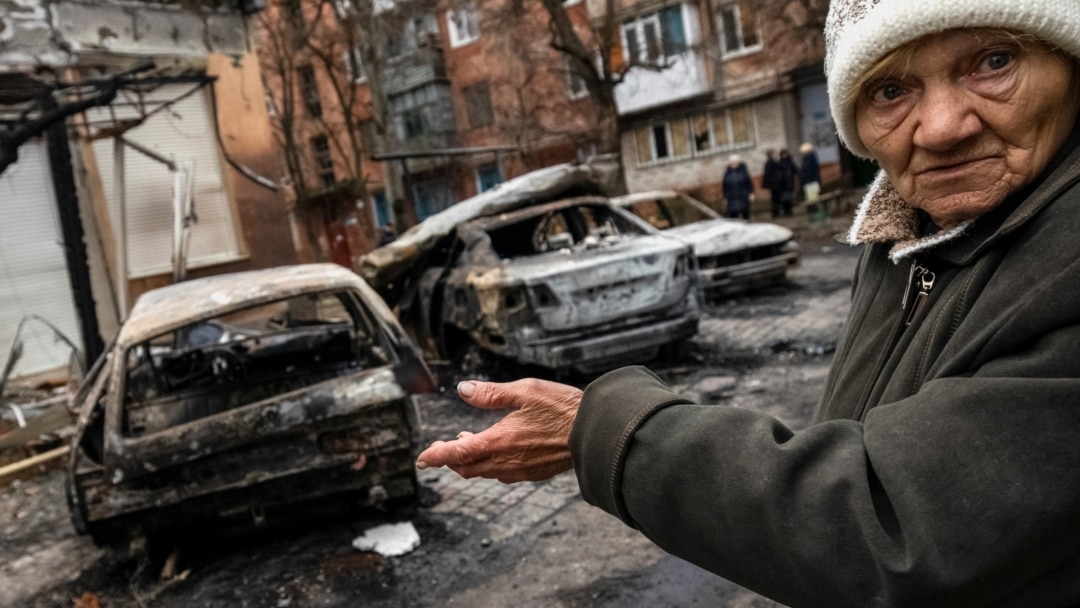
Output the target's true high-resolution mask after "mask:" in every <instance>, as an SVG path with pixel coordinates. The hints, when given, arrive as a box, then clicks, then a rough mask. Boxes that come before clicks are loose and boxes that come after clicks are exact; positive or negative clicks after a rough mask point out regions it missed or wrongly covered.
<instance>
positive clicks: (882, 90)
mask: <svg viewBox="0 0 1080 608" xmlns="http://www.w3.org/2000/svg"><path fill="white" fill-rule="evenodd" d="M903 93H904V87H902V86H900V85H898V84H895V83H888V84H883V85H881V86H879V87H877V88H876V89H874V101H893V100H895V99H896V98H898V97H900V96H901V95H902V94H903Z"/></svg>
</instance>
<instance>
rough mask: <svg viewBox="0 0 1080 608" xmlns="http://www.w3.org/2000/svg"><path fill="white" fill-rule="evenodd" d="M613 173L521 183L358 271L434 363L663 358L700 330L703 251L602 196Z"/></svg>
mask: <svg viewBox="0 0 1080 608" xmlns="http://www.w3.org/2000/svg"><path fill="white" fill-rule="evenodd" d="M607 169H608V167H606V166H597V165H561V166H555V167H549V168H546V169H544V170H541V171H539V172H534V173H532V174H526V175H525V176H522V177H521V178H516V179H515V180H511V181H510V182H507V183H505V184H502V185H501V186H500V187H499V191H496V192H487V193H484V194H481V195H479V196H477V197H474V198H473V199H468V200H466V201H463V202H461V203H458V204H457V205H455V206H454V207H451V208H450V209H448V210H446V211H444V212H442V213H440V214H437V215H435V216H433V217H431V218H429V219H428V220H425V221H424V222H422V223H421V224H419V225H417V226H415V227H414V228H413V229H412V230H410V231H408V232H406V233H405V234H404V235H402V238H399V239H398V241H395V242H394V243H392V244H391V245H389V246H386V247H382V248H379V249H376V250H374V251H373V252H372V253H371V254H369V255H368V256H365V258H364V259H363V260H362V261H361V270H360V272H361V274H362V275H363V276H364V277H365V278H366V279H368V280H369V282H371V283H372V284H373V285H375V286H383V287H384V288H385V291H386V293H387V294H388V295H387V297H388V298H390V299H391V300H393V301H395V302H396V310H397V313H398V317H399V319H401V321H402V324H403V325H404V326H405V327H406V329H407V330H408V331H409V332H410V333H411V334H412V335H413V337H414V338H415V339H416V341H417V342H418V343H419V344H422V345H424V347H425V349H426V351H427V352H428V354H429V356H432V357H433V358H440V359H450V360H453V359H454V358H455V356H456V355H458V354H459V353H461V352H463V351H466V350H467V349H469V348H470V347H471V346H472V345H477V346H479V347H480V348H481V349H483V350H484V351H487V352H490V353H494V354H496V355H498V356H501V357H505V358H508V359H511V360H514V361H517V362H518V363H522V364H526V365H537V366H541V367H544V368H548V369H551V370H556V371H560V372H561V371H576V372H581V373H592V372H595V371H600V370H603V369H606V368H610V367H612V366H615V365H619V364H623V363H628V362H634V361H645V360H648V359H650V358H653V357H655V356H656V354H657V353H658V352H659V350H660V347H661V346H663V345H665V344H670V343H673V342H679V341H681V340H684V339H685V338H687V337H689V336H692V335H694V334H695V333H696V332H697V326H698V320H699V317H700V307H699V294H698V289H697V283H696V281H697V279H696V275H695V273H694V270H693V255H692V251H691V249H690V247H689V246H687V245H686V244H685V243H681V242H679V241H677V240H674V239H670V238H667V237H664V236H662V235H659V234H657V233H656V231H655V230H653V229H652V228H650V227H649V226H648V225H646V224H645V223H644V222H642V221H640V220H639V219H638V218H635V217H633V216H632V215H630V214H629V213H626V212H625V211H623V210H621V209H617V208H615V207H613V206H611V205H610V204H609V202H608V200H607V198H605V197H603V196H599V195H598V194H597V193H598V192H601V191H603V190H605V187H604V181H605V180H606V179H607V177H606V176H607V175H608V173H607ZM583 192H585V193H587V194H584V195H582V194H581V193H583ZM406 267H408V268H409V271H407V272H405V271H402V270H400V269H404V268H406Z"/></svg>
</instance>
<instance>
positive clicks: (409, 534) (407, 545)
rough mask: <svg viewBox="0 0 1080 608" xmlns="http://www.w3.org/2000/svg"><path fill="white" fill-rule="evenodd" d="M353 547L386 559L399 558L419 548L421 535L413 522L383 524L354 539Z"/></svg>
mask: <svg viewBox="0 0 1080 608" xmlns="http://www.w3.org/2000/svg"><path fill="white" fill-rule="evenodd" d="M352 546H353V547H355V548H356V549H358V550H360V551H374V552H376V553H378V554H379V555H383V556H386V557H397V556H398V555H405V554H406V553H408V552H410V551H412V550H413V549H415V548H417V547H419V546H420V534H418V533H417V532H416V528H415V527H414V526H413V525H412V523H411V522H404V523H399V524H383V525H381V526H375V527H374V528H371V529H369V530H367V531H365V532H364V533H363V534H361V535H360V536H357V537H356V538H354V539H353V541H352Z"/></svg>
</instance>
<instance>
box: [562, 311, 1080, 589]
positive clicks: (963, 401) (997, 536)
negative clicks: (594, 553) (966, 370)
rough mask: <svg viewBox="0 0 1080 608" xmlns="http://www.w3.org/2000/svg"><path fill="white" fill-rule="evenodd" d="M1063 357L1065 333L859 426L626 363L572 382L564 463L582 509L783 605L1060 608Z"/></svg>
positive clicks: (1078, 345)
mask: <svg viewBox="0 0 1080 608" xmlns="http://www.w3.org/2000/svg"><path fill="white" fill-rule="evenodd" d="M1063 355H1064V356H1065V357H1067V358H1068V359H1069V361H1068V362H1065V361H1064V360H1063V359H1062V356H1063ZM1077 361H1080V331H1077V329H1076V328H1075V327H1067V328H1063V329H1061V330H1060V331H1057V332H1054V333H1053V334H1051V335H1046V336H1044V337H1043V338H1041V339H1039V340H1038V341H1037V343H1036V344H1034V345H1033V346H1032V347H1031V350H1030V351H1029V352H1025V353H1018V354H1017V355H1015V357H1012V358H1009V357H1006V358H1003V359H999V360H995V361H990V362H988V363H987V364H986V365H983V366H982V367H981V369H980V370H979V371H978V372H976V373H974V374H971V375H969V376H965V377H952V378H942V379H937V380H932V381H930V382H928V383H927V384H926V385H924V387H923V388H922V390H920V391H919V392H918V393H917V394H915V395H913V396H912V397H910V398H908V399H905V400H903V401H900V402H896V403H893V404H888V405H882V406H878V407H877V408H874V409H873V410H872V411H871V412H870V414H869V415H868V417H867V418H866V420H865V422H862V423H860V422H856V421H851V420H834V421H828V422H823V423H819V424H816V425H813V426H811V427H809V428H807V429H805V430H802V431H800V432H793V431H792V430H790V429H788V428H786V427H785V426H784V425H782V424H781V423H779V422H778V421H777V420H775V419H773V418H771V417H769V416H766V415H764V414H761V413H758V412H754V411H749V410H744V409H739V408H735V407H729V406H720V405H699V404H694V403H690V402H688V401H687V400H685V399H683V398H681V397H680V396H679V395H677V394H676V393H674V392H672V391H670V390H669V389H667V388H666V387H665V386H664V385H663V383H662V382H661V381H660V380H659V379H658V378H657V377H656V376H654V375H652V374H651V373H649V372H648V371H646V370H644V369H642V368H624V369H621V370H617V371H615V372H611V373H609V374H607V375H605V376H603V377H601V378H600V379H598V380H596V381H595V382H594V383H593V384H591V385H590V386H589V387H588V388H587V390H586V392H585V395H584V398H583V401H582V405H581V409H580V412H579V414H578V419H577V421H576V423H575V426H574V429H573V433H572V435H571V451H572V453H573V458H574V467H575V470H576V472H577V475H578V479H579V483H580V486H581V492H582V495H583V497H584V498H585V500H586V501H588V502H590V503H591V504H594V505H597V506H599V507H601V508H603V509H605V510H607V511H608V512H610V513H612V514H614V515H616V516H618V517H620V518H621V519H622V520H623V521H624V522H625V523H627V524H628V525H630V526H632V527H634V528H636V529H638V530H640V531H641V532H643V533H644V534H645V535H646V536H648V537H649V538H650V539H651V540H652V541H654V542H655V543H656V544H658V545H659V546H660V547H662V548H664V549H665V550H667V551H668V552H670V553H672V554H674V555H676V556H679V557H682V558H683V559H686V560H688V561H690V562H692V563H695V564H697V565H699V566H701V567H703V568H705V569H707V570H710V571H712V572H714V573H716V574H719V575H721V576H723V577H725V578H728V579H730V580H732V581H735V582H737V583H739V584H742V585H744V586H746V587H748V588H750V589H753V590H755V591H758V592H759V593H762V594H764V595H767V596H770V597H772V598H774V599H776V600H778V601H781V602H784V603H787V604H789V605H795V606H832V607H835V606H860V607H862V606H969V605H1036V604H1032V603H1030V602H1031V601H1032V600H1031V598H1033V597H1038V598H1040V600H1042V601H1040V602H1039V603H1038V605H1064V600H1065V599H1067V598H1069V597H1072V600H1073V601H1075V596H1069V595H1068V594H1069V593H1073V594H1075V593H1077V589H1078V587H1077V585H1078V584H1077V582H1076V581H1077V580H1080V578H1078V577H1080V571H1078V568H1077V559H1076V555H1077V553H1078V551H1080V532H1078V528H1080V526H1078V525H1077V524H1078V522H1080V520H1078V514H1080V440H1078V439H1077V429H1078V428H1080V380H1077V377H1080V373H1078V372H1080V369H1077V368H1078V364H1077ZM1047 370H1049V372H1047ZM1033 580H1040V581H1041V582H1042V583H1046V582H1047V581H1050V584H1043V585H1042V587H1044V588H1045V591H1044V592H1042V593H1044V595H1042V596H1039V595H1038V594H1037V592H1036V593H1035V595H1033V592H1032V591H1031V590H1030V587H1029V588H1027V589H1025V586H1028V585H1030V583H1031V581H1033ZM1055 580H1056V581H1058V584H1054V583H1053V581H1055ZM1055 593H1057V594H1061V595H1060V596H1059V597H1054V594H1055ZM1017 595H1023V597H1025V598H1026V600H1025V601H1026V602H1028V603H1026V604H1024V603H1016V602H1015V600H1013V603H1012V604H1010V600H1009V598H1010V596H1012V597H1016V596H1017Z"/></svg>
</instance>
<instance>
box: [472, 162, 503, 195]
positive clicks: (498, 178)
mask: <svg viewBox="0 0 1080 608" xmlns="http://www.w3.org/2000/svg"><path fill="white" fill-rule="evenodd" d="M502 181H503V179H502V171H501V170H500V169H499V163H487V164H484V165H480V166H479V167H477V168H476V188H477V190H478V191H480V192H487V191H488V190H491V189H492V188H494V187H495V186H498V185H499V184H501V183H502Z"/></svg>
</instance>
